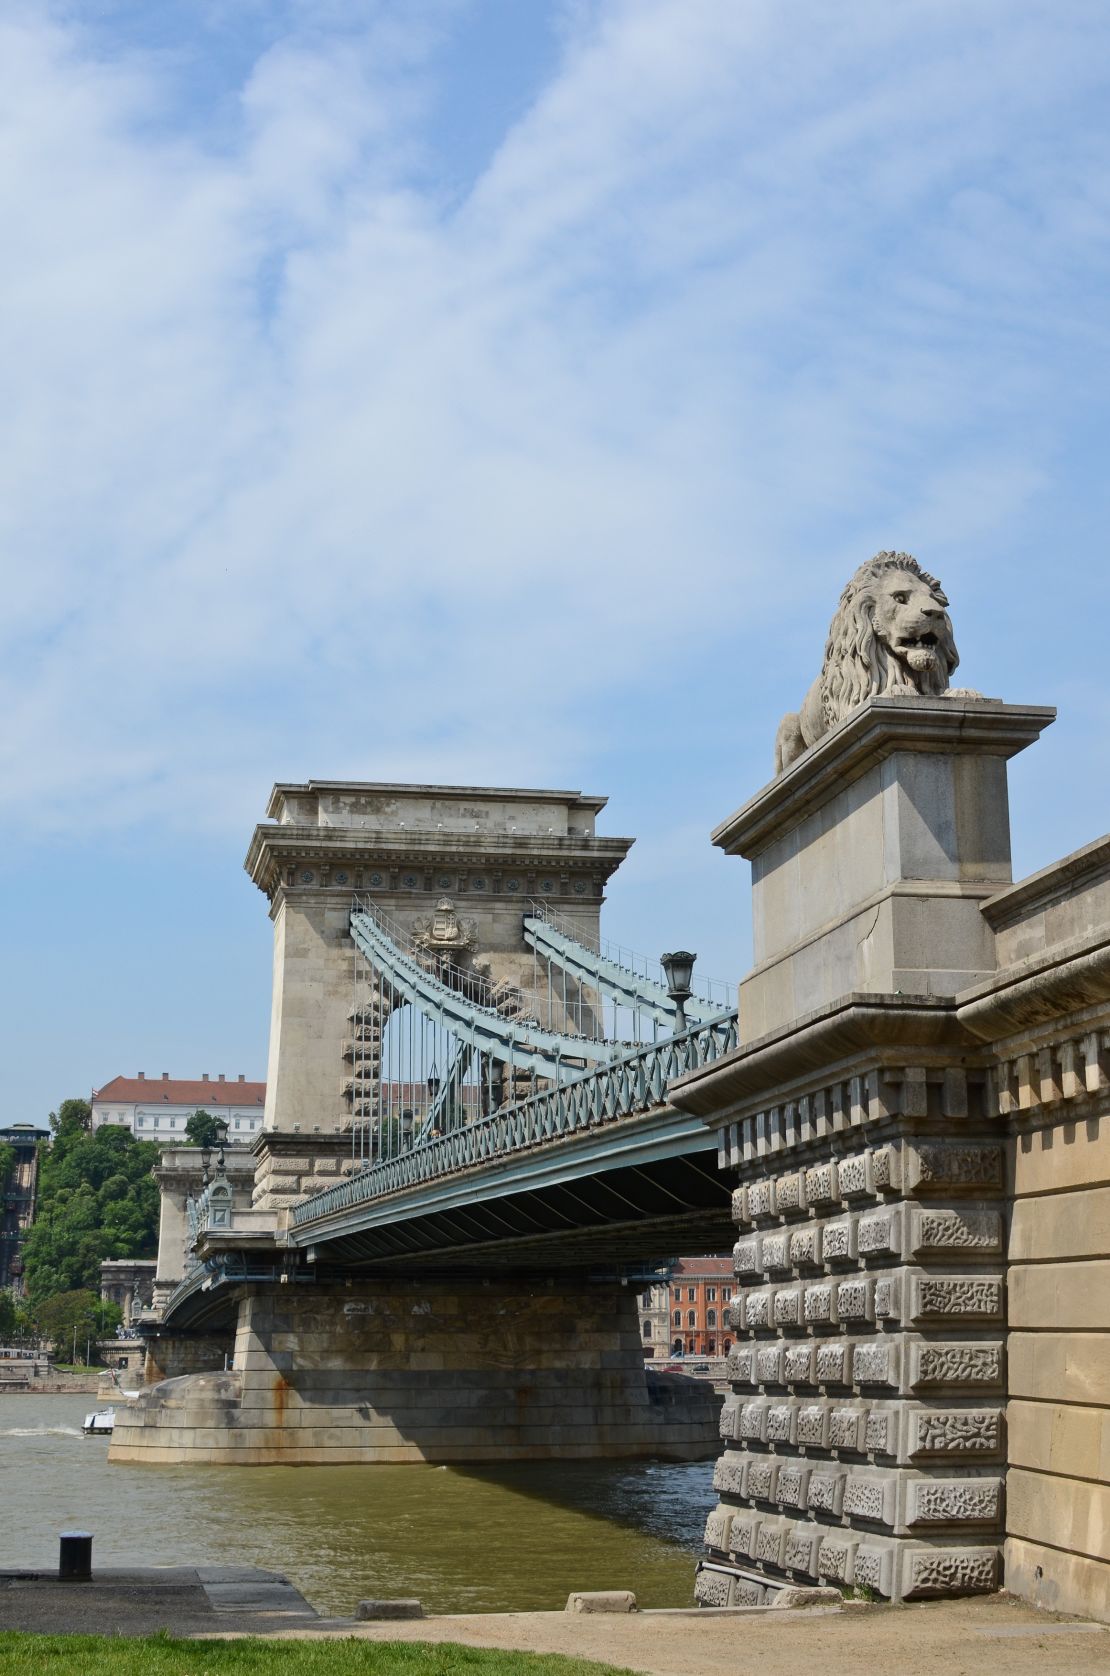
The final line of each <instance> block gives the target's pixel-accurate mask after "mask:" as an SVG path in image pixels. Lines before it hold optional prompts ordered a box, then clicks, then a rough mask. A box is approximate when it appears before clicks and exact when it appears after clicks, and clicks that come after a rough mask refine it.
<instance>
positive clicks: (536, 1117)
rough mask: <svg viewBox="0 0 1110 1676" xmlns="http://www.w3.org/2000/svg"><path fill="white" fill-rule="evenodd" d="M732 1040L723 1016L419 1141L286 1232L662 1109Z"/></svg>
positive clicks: (728, 1019)
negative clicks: (670, 1087)
mask: <svg viewBox="0 0 1110 1676" xmlns="http://www.w3.org/2000/svg"><path fill="white" fill-rule="evenodd" d="M738 1040H739V1035H738V1029H737V1017H736V1014H735V1013H722V1014H721V1016H720V1017H719V1018H715V1019H711V1020H709V1021H708V1022H707V1023H705V1024H698V1025H695V1026H694V1027H693V1028H691V1029H689V1030H686V1031H684V1032H683V1034H682V1035H680V1036H668V1037H667V1038H666V1039H665V1040H664V1041H661V1042H657V1043H653V1044H652V1045H651V1046H649V1047H644V1048H638V1049H636V1050H635V1051H634V1052H632V1053H627V1054H625V1055H624V1056H623V1057H622V1058H620V1059H614V1060H612V1061H611V1062H610V1063H609V1064H607V1065H604V1066H602V1067H601V1068H600V1069H598V1070H596V1071H587V1072H584V1073H583V1074H582V1075H581V1076H578V1077H574V1078H572V1079H570V1080H568V1081H567V1082H564V1083H560V1084H556V1085H555V1086H553V1087H551V1088H546V1089H544V1090H542V1091H541V1092H540V1093H537V1094H533V1095H531V1096H530V1097H529V1098H528V1099H526V1100H518V1101H516V1102H515V1103H514V1104H512V1105H506V1106H502V1107H500V1108H499V1109H498V1110H497V1111H495V1112H491V1113H489V1115H488V1116H486V1117H482V1118H478V1119H477V1120H476V1121H474V1122H473V1123H467V1124H466V1125H464V1126H463V1127H462V1128H460V1129H457V1130H454V1131H453V1132H452V1133H450V1134H447V1135H440V1136H438V1137H437V1138H436V1139H434V1140H426V1141H422V1142H421V1144H420V1145H419V1146H418V1147H413V1148H412V1150H411V1151H408V1152H402V1153H399V1154H398V1155H397V1156H396V1157H394V1158H390V1159H387V1160H385V1161H383V1162H382V1163H379V1164H375V1165H373V1166H371V1168H370V1169H367V1170H363V1171H361V1172H360V1173H359V1174H358V1175H355V1176H351V1177H350V1178H349V1179H348V1180H347V1181H344V1182H341V1183H340V1184H339V1185H338V1186H336V1187H329V1188H328V1189H327V1190H326V1191H325V1192H323V1193H318V1194H317V1195H316V1196H315V1197H314V1198H311V1199H306V1200H305V1201H304V1203H303V1204H300V1205H295V1206H294V1207H293V1210H292V1213H291V1219H292V1224H293V1226H294V1227H295V1228H298V1227H303V1226H304V1225H305V1224H306V1223H310V1222H315V1221H317V1220H319V1219H320V1218H321V1217H325V1216H331V1215H332V1214H334V1213H335V1212H336V1211H343V1210H351V1209H352V1208H353V1207H354V1206H356V1205H360V1204H365V1203H366V1202H367V1201H368V1200H370V1199H377V1198H381V1197H383V1196H384V1195H385V1194H387V1193H396V1192H398V1191H399V1190H401V1189H402V1188H406V1187H419V1186H421V1185H422V1184H423V1183H424V1182H428V1181H433V1180H436V1179H437V1178H438V1177H440V1176H446V1175H452V1174H454V1173H455V1172H456V1171H458V1170H465V1169H468V1168H469V1167H470V1166H472V1165H475V1164H483V1163H487V1162H492V1161H494V1160H496V1159H499V1158H504V1157H506V1156H507V1155H508V1154H510V1153H514V1152H524V1151H527V1150H528V1149H529V1148H531V1147H535V1146H542V1145H543V1144H544V1143H545V1142H548V1141H557V1140H562V1139H564V1138H565V1137H566V1136H567V1135H573V1134H578V1133H581V1132H582V1131H583V1130H586V1129H591V1128H594V1127H596V1126H597V1125H598V1124H601V1123H612V1122H615V1121H616V1119H617V1118H620V1117H631V1116H633V1115H634V1114H635V1113H637V1112H643V1111H650V1110H652V1108H653V1107H656V1106H663V1105H665V1104H666V1099H667V1084H668V1083H669V1082H672V1081H673V1080H674V1079H675V1078H676V1077H680V1076H684V1075H685V1073H686V1072H687V1071H694V1070H698V1069H699V1068H700V1067H701V1066H703V1065H711V1064H713V1063H714V1062H715V1061H716V1060H718V1059H720V1058H721V1056H722V1055H723V1054H725V1053H728V1052H730V1050H731V1049H733V1048H735V1047H736V1046H737V1044H738Z"/></svg>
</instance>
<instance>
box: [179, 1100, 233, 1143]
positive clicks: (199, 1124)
mask: <svg viewBox="0 0 1110 1676" xmlns="http://www.w3.org/2000/svg"><path fill="white" fill-rule="evenodd" d="M223 1129H224V1124H223V1122H222V1120H221V1119H220V1118H218V1117H213V1116H212V1113H211V1112H206V1111H204V1110H203V1108H202V1107H200V1106H198V1107H197V1109H196V1111H195V1112H194V1113H193V1115H192V1117H190V1118H189V1120H188V1122H187V1123H186V1125H185V1138H186V1140H187V1142H188V1144H189V1145H190V1146H209V1147H212V1146H219V1144H220V1135H221V1133H222V1131H223Z"/></svg>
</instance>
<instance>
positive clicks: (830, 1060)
mask: <svg viewBox="0 0 1110 1676" xmlns="http://www.w3.org/2000/svg"><path fill="white" fill-rule="evenodd" d="M979 1046H980V1044H979V1043H978V1042H977V1041H976V1040H975V1038H974V1037H973V1036H972V1035H970V1033H969V1032H967V1031H966V1030H965V1029H964V1028H963V1026H962V1025H961V1024H960V1022H959V1019H958V1018H957V1015H956V1009H955V1007H954V1006H953V1004H952V1002H951V1001H949V1000H946V999H944V998H940V997H932V996H925V995H919V996H902V995H866V994H854V995H847V996H845V997H844V999H843V1000H841V1001H838V1002H837V1003H836V1004H835V1005H834V1006H831V1007H828V1008H825V1009H823V1010H822V1011H820V1012H817V1013H810V1014H809V1015H808V1016H806V1017H803V1018H800V1019H798V1020H797V1021H796V1022H795V1023H794V1024H793V1025H792V1026H790V1027H789V1028H787V1029H783V1030H778V1031H775V1032H773V1033H772V1034H770V1035H767V1036H763V1037H760V1038H759V1039H758V1040H756V1041H754V1042H748V1043H744V1044H742V1045H741V1046H740V1047H738V1048H736V1049H734V1051H733V1052H732V1053H730V1054H727V1055H726V1056H725V1057H724V1058H723V1059H719V1060H717V1061H716V1063H715V1064H713V1065H709V1066H706V1067H704V1068H703V1069H701V1070H698V1071H691V1072H690V1073H689V1074H688V1075H687V1076H684V1077H680V1078H678V1080H677V1081H675V1082H672V1083H671V1084H669V1086H668V1089H667V1099H668V1101H669V1102H670V1104H671V1105H673V1106H677V1107H678V1108H679V1109H680V1110H681V1111H688V1112H693V1113H695V1114H696V1115H698V1116H700V1117H708V1118H712V1119H713V1122H714V1126H715V1127H716V1125H717V1124H718V1123H720V1122H732V1121H734V1120H735V1118H736V1116H737V1115H738V1114H740V1113H742V1112H743V1111H745V1110H755V1109H757V1108H758V1107H759V1106H760V1105H761V1104H762V1103H764V1102H766V1101H768V1100H771V1101H773V1102H774V1103H776V1104H777V1103H779V1102H780V1101H782V1100H783V1099H785V1098H788V1097H790V1096H791V1095H792V1094H793V1093H794V1092H795V1091H796V1090H799V1089H801V1088H804V1087H805V1086H806V1085H807V1084H809V1083H812V1082H813V1081H814V1079H822V1080H825V1081H832V1080H835V1079H838V1078H839V1079H841V1080H843V1079H844V1078H847V1077H850V1076H853V1075H859V1074H861V1073H862V1072H863V1071H865V1070H866V1069H868V1068H870V1067H873V1066H879V1065H890V1066H896V1065H898V1064H905V1063H906V1061H907V1057H908V1056H909V1057H912V1059H913V1062H914V1063H915V1064H928V1063H932V1062H936V1063H938V1064H940V1063H943V1062H945V1061H948V1060H951V1059H953V1058H961V1059H962V1058H964V1057H965V1056H966V1055H967V1052H968V1050H969V1048H972V1049H973V1048H977V1047H979Z"/></svg>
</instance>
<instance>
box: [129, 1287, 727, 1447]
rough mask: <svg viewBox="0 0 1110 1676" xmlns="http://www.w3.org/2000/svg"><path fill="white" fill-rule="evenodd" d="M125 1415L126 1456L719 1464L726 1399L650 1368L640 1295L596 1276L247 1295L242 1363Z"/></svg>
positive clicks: (167, 1383) (239, 1345)
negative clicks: (589, 1280)
mask: <svg viewBox="0 0 1110 1676" xmlns="http://www.w3.org/2000/svg"><path fill="white" fill-rule="evenodd" d="M221 1367H222V1359H221V1361H220V1362H217V1363H216V1364H215V1365H214V1367H213V1370H212V1371H211V1372H204V1373H192V1374H188V1375H185V1376H183V1377H180V1378H171V1379H167V1380H164V1381H163V1382H162V1383H160V1384H158V1385H155V1386H153V1387H151V1388H150V1389H149V1390H146V1391H144V1392H143V1393H142V1394H141V1395H140V1396H139V1397H138V1398H136V1399H135V1400H134V1401H133V1402H132V1403H130V1404H129V1405H128V1406H127V1408H126V1409H120V1410H118V1411H117V1416H116V1430H115V1433H114V1436H113V1438H112V1444H111V1449H110V1458H111V1459H112V1460H116V1461H148V1462H185V1461H205V1462H210V1463H219V1462H226V1463H227V1464H229V1465H265V1464H274V1463H280V1464H285V1465H313V1464H319V1465H340V1464H345V1463H349V1462H359V1463H365V1464H374V1463H386V1462H403V1461H434V1462H459V1461H510V1460H545V1459H552V1458H557V1459H562V1460H569V1459H603V1458H609V1459H612V1458H619V1457H630V1458H631V1457H636V1456H641V1457H643V1456H656V1457H660V1458H663V1459H668V1460H697V1459H704V1458H709V1457H711V1456H712V1455H714V1454H715V1453H716V1450H717V1447H718V1442H719V1440H718V1416H719V1411H720V1405H719V1401H718V1399H717V1398H716V1396H715V1394H714V1393H713V1391H712V1389H710V1388H707V1387H706V1386H705V1385H702V1384H699V1383H698V1382H697V1381H695V1380H692V1379H685V1378H683V1377H682V1376H681V1375H661V1374H651V1375H649V1374H648V1373H647V1372H646V1370H645V1367H644V1361H643V1350H642V1346H641V1344H640V1337H639V1321H638V1316H637V1312H636V1296H635V1294H634V1292H632V1291H631V1290H630V1289H629V1288H628V1287H622V1286H620V1285H617V1284H612V1285H608V1284H605V1285H599V1284H594V1285H587V1284H584V1283H582V1282H579V1281H567V1280H559V1281H556V1282H555V1283H553V1284H552V1285H545V1284H543V1283H542V1282H535V1283H527V1282H520V1281H497V1282H491V1283H490V1284H488V1285H486V1284H482V1283H480V1282H476V1281H469V1282H460V1283H456V1284H455V1285H452V1284H451V1283H449V1282H434V1283H430V1284H429V1283H417V1282H405V1281H378V1280H375V1281H358V1282H355V1283H353V1284H351V1285H344V1284H327V1285H305V1284H291V1285H287V1286H281V1285H269V1286H265V1287H252V1288H244V1289H243V1292H242V1294H241V1297H240V1300H239V1305H238V1327H237V1330H236V1334H235V1355H234V1362H233V1366H232V1367H231V1369H229V1370H228V1371H227V1372H226V1373H225V1372H222V1371H219V1370H220V1369H221Z"/></svg>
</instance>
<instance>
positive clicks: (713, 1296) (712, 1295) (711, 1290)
mask: <svg viewBox="0 0 1110 1676" xmlns="http://www.w3.org/2000/svg"><path fill="white" fill-rule="evenodd" d="M705 1296H706V1299H707V1300H708V1302H709V1303H711V1304H715V1303H716V1302H717V1288H716V1287H715V1286H707V1287H706V1288H705Z"/></svg>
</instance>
